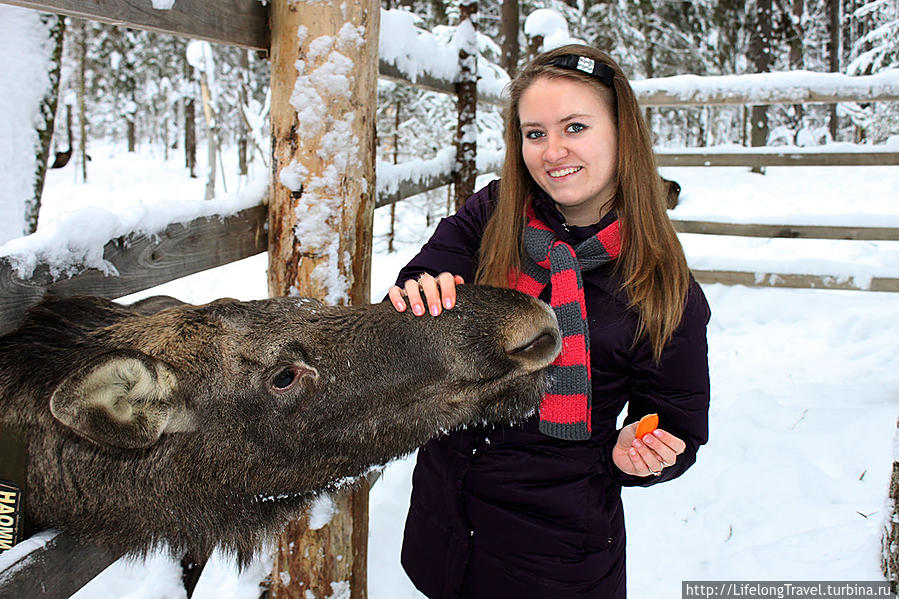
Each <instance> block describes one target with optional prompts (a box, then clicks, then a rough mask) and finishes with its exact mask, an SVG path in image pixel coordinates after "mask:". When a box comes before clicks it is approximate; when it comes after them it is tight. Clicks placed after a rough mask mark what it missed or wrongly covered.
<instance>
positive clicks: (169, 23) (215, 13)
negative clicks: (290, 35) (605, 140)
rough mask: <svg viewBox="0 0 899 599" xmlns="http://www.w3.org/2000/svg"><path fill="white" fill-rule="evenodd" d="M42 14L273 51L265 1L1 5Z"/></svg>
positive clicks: (85, 0)
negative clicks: (167, 5) (167, 6)
mask: <svg viewBox="0 0 899 599" xmlns="http://www.w3.org/2000/svg"><path fill="white" fill-rule="evenodd" d="M0 4H11V5H12V6H20V7H22V8H30V9H33V10H39V11H41V12H48V13H56V14H60V15H66V16H68V17H79V18H82V19H90V20H92V21H99V22H101V23H109V24H111V25H123V26H125V27H131V28H133V29H146V30H148V31H156V32H157V33H171V34H174V35H180V36H184V37H189V38H193V39H200V40H206V41H209V42H215V43H218V44H229V45H232V46H241V47H244V48H250V49H252V50H263V51H268V48H269V30H268V7H267V6H263V4H262V3H261V2H259V0H177V2H175V4H174V5H173V6H172V8H170V9H168V10H157V9H155V8H153V4H152V2H151V1H150V0H0Z"/></svg>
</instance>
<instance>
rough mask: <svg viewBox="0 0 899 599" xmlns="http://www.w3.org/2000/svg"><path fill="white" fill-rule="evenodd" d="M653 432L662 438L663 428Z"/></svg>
mask: <svg viewBox="0 0 899 599" xmlns="http://www.w3.org/2000/svg"><path fill="white" fill-rule="evenodd" d="M652 434H653V435H655V436H656V437H658V438H659V439H661V438H662V431H661V429H656V430H654V431H652Z"/></svg>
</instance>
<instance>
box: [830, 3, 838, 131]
mask: <svg viewBox="0 0 899 599" xmlns="http://www.w3.org/2000/svg"><path fill="white" fill-rule="evenodd" d="M827 12H828V16H829V17H830V19H829V21H830V43H829V44H828V53H829V61H830V71H831V72H832V73H838V72H839V71H840V29H841V26H840V20H841V17H840V0H828V2H827ZM829 111H830V119H829V121H828V127H829V129H830V138H831V139H833V140H834V141H836V139H837V130H838V129H839V121H838V118H837V105H836V104H830V105H829Z"/></svg>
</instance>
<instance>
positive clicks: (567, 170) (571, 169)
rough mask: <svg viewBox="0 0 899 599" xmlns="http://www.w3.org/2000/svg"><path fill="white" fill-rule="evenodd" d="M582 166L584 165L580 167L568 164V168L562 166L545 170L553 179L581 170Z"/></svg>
mask: <svg viewBox="0 0 899 599" xmlns="http://www.w3.org/2000/svg"><path fill="white" fill-rule="evenodd" d="M582 168H584V167H582V166H570V167H568V168H562V169H559V170H555V171H547V174H548V175H549V176H550V177H552V178H553V179H559V178H561V177H565V176H568V175H571V174H574V173H576V172H578V171H579V170H581V169H582Z"/></svg>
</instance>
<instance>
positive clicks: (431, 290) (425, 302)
mask: <svg viewBox="0 0 899 599" xmlns="http://www.w3.org/2000/svg"><path fill="white" fill-rule="evenodd" d="M463 283H465V280H464V279H463V278H462V277H460V276H459V275H453V274H451V273H448V272H442V273H440V274H439V275H437V277H433V276H431V275H429V274H428V273H422V274H421V276H419V277H418V279H408V280H406V282H405V283H403V287H402V288H400V287H398V286H396V285H394V286H393V287H391V288H390V290H389V291H388V292H387V296H388V297H389V298H390V301H391V303H393V306H394V307H395V308H396V309H397V311H398V312H405V311H406V302H407V301H408V305H409V307H411V308H412V313H413V314H415V315H416V316H422V315H423V314H424V313H425V312H429V313H430V314H431V315H433V316H438V315H439V314H440V313H441V312H442V311H443V309H444V308H446V309H449V308H453V307H454V306H455V305H456V285H462V284H463Z"/></svg>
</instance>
